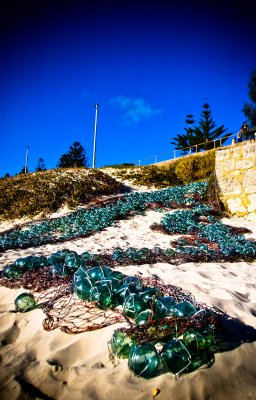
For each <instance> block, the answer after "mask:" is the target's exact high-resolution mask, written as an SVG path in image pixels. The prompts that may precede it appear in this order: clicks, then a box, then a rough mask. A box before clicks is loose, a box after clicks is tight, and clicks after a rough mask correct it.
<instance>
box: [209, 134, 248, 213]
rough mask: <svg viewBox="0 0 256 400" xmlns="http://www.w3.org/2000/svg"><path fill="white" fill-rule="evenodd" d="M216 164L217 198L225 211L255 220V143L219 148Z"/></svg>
mask: <svg viewBox="0 0 256 400" xmlns="http://www.w3.org/2000/svg"><path fill="white" fill-rule="evenodd" d="M215 163H216V164H215V170H216V177H217V182H218V186H219V191H220V198H221V200H222V202H223V203H224V205H225V207H226V209H227V211H228V212H229V213H230V214H235V215H238V216H245V215H250V216H251V217H253V218H256V142H253V143H251V142H249V141H247V142H243V143H238V144H235V145H232V146H228V147H224V148H220V149H218V150H217V151H216V158H215Z"/></svg>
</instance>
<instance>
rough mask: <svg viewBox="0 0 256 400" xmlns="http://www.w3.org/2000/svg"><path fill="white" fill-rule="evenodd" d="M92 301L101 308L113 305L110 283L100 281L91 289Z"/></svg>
mask: <svg viewBox="0 0 256 400" xmlns="http://www.w3.org/2000/svg"><path fill="white" fill-rule="evenodd" d="M91 301H95V302H96V305H97V306H98V307H100V308H108V307H111V306H112V291H111V285H110V284H109V283H106V282H105V283H104V282H103V281H100V282H98V284H97V285H95V286H94V287H93V288H92V290H91Z"/></svg>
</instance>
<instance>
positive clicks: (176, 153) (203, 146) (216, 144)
mask: <svg viewBox="0 0 256 400" xmlns="http://www.w3.org/2000/svg"><path fill="white" fill-rule="evenodd" d="M237 138H238V134H237V133H236V134H233V135H230V136H223V137H222V138H219V139H214V140H209V141H206V142H203V143H198V144H194V145H192V146H189V147H184V148H182V149H179V150H176V149H174V150H172V151H170V152H165V153H159V154H154V155H152V156H148V157H145V158H141V159H140V160H135V161H131V162H130V163H131V164H135V165H138V166H140V165H151V164H157V163H159V162H164V161H169V160H175V159H176V158H180V157H186V156H188V155H191V154H197V153H201V152H204V151H208V150H214V149H218V148H220V147H223V145H224V143H223V141H224V139H227V143H226V142H225V145H224V146H230V145H233V144H235V143H236V142H237V140H236V139H237ZM247 140H249V139H247ZM254 140H255V138H254ZM211 143H213V146H210V144H211ZM208 146H209V148H207V147H208ZM186 152H187V154H184V153H186ZM163 156H165V157H166V158H165V159H163ZM167 157H168V158H167ZM149 160H152V161H153V162H152V161H151V162H149Z"/></svg>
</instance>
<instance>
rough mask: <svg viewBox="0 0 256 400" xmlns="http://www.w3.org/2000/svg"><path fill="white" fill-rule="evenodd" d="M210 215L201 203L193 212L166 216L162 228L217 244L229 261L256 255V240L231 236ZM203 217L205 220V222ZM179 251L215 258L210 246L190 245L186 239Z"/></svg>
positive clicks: (228, 230)
mask: <svg viewBox="0 0 256 400" xmlns="http://www.w3.org/2000/svg"><path fill="white" fill-rule="evenodd" d="M210 212H211V207H210V206H208V205H203V204H199V205H198V206H196V207H193V208H192V209H190V210H177V211H175V212H173V213H172V214H166V215H165V216H164V217H163V218H162V219H161V221H160V225H162V226H163V227H164V228H165V229H166V230H167V231H168V232H170V233H181V234H191V233H196V234H197V236H198V238H199V239H200V238H201V239H207V240H208V241H209V242H215V243H217V245H218V248H219V251H220V254H221V255H223V256H225V257H227V258H228V257H235V256H243V257H255V256H256V241H254V240H250V239H246V238H245V237H244V235H242V234H239V235H232V232H231V228H230V227H228V226H226V225H224V224H223V223H222V222H221V221H219V220H218V219H217V218H216V217H214V216H213V215H211V214H210ZM202 217H204V221H203V222H202ZM176 251H178V252H179V253H183V254H200V253H201V254H207V255H208V256H212V255H214V251H213V250H212V249H210V248H209V246H207V244H204V243H203V244H202V243H201V244H200V242H198V241H195V243H194V246H189V245H188V243H185V240H184V239H181V241H180V246H178V247H177V248H176Z"/></svg>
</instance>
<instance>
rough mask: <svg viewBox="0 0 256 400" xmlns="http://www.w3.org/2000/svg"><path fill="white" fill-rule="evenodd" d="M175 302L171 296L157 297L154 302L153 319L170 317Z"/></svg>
mask: <svg viewBox="0 0 256 400" xmlns="http://www.w3.org/2000/svg"><path fill="white" fill-rule="evenodd" d="M176 305H177V303H176V301H175V299H174V298H173V297H171V296H163V297H158V298H156V299H155V300H154V318H155V319H158V318H165V317H167V316H172V315H173V313H174V310H175V308H176Z"/></svg>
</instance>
